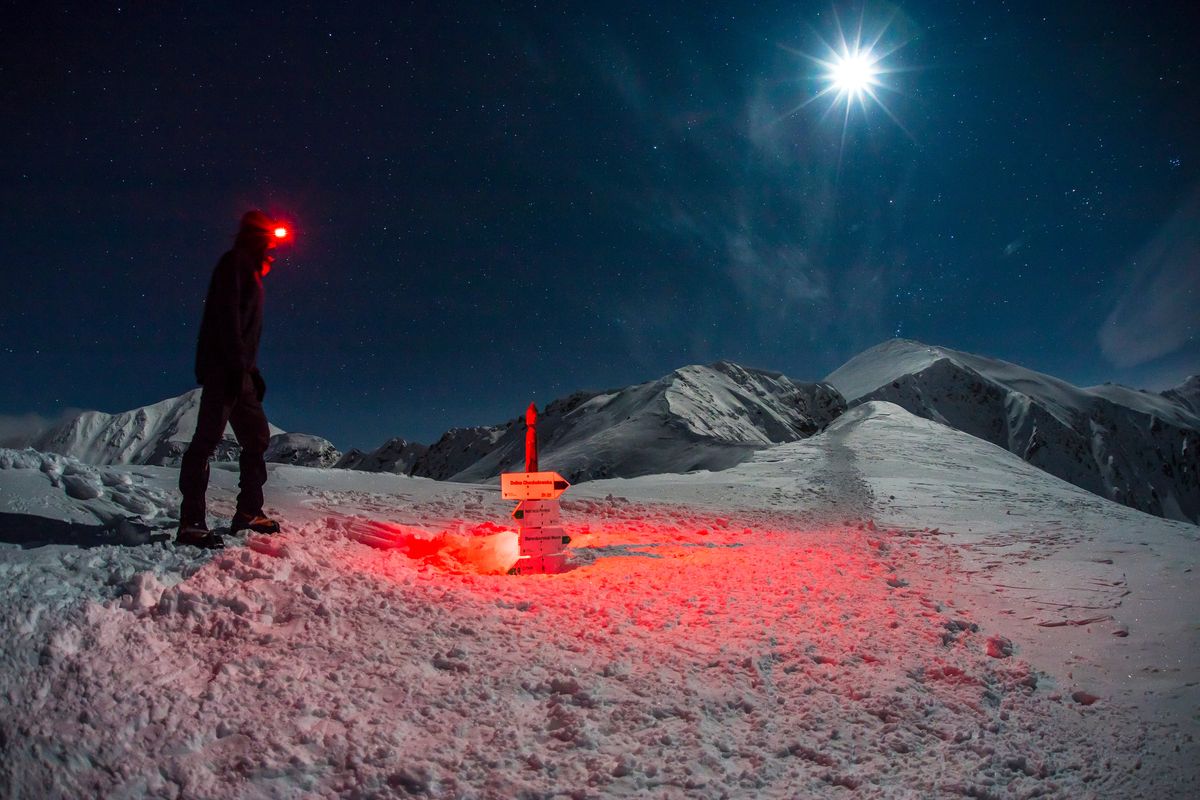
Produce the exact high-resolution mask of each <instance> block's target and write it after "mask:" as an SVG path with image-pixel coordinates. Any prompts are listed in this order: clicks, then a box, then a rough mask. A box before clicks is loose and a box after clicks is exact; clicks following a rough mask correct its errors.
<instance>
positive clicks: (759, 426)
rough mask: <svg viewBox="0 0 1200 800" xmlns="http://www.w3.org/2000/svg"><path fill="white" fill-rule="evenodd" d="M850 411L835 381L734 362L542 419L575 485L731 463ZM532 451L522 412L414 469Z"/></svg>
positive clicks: (441, 475)
mask: <svg viewBox="0 0 1200 800" xmlns="http://www.w3.org/2000/svg"><path fill="white" fill-rule="evenodd" d="M845 407H846V404H845V401H844V400H843V398H842V397H841V395H840V394H838V393H837V391H836V390H834V389H833V387H831V386H829V385H826V384H806V383H794V382H792V381H791V380H790V379H788V378H787V377H786V376H784V375H781V374H780V373H777V372H766V371H763V370H755V369H746V368H744V367H741V366H738V365H737V364H733V363H730V362H726V361H722V362H718V363H716V364H713V365H711V366H689V367H683V368H682V369H678V370H675V371H674V372H672V373H671V374H669V375H667V376H665V377H663V378H660V379H658V380H656V381H650V382H648V383H643V384H638V385H636V386H630V387H628V388H625V389H620V390H613V391H608V392H599V393H594V392H579V393H576V394H573V395H571V396H569V397H565V398H561V399H559V400H555V401H554V402H552V403H550V404H549V405H548V406H546V408H545V409H544V410H543V411H542V413H541V415H540V416H539V418H538V443H539V455H540V466H541V467H542V468H544V469H553V470H555V471H557V472H559V473H561V474H562V475H563V476H564V477H566V478H567V479H568V480H572V481H580V480H590V479H595V478H611V477H633V476H636V475H648V474H653V473H662V472H687V471H690V470H696V469H725V468H727V467H730V466H733V465H734V464H737V463H739V462H741V461H743V460H745V459H746V458H748V457H749V456H750V455H751V454H752V453H753V452H754V451H755V450H758V449H761V448H763V447H767V446H770V445H772V444H779V443H781V442H790V441H795V440H797V439H802V438H805V437H807V436H811V435H812V434H814V433H816V432H817V431H818V430H820V429H821V428H823V427H824V426H825V425H827V424H829V422H831V421H832V420H833V419H835V418H836V417H837V416H838V414H840V413H841V412H842V411H844V410H845ZM524 453H525V429H524V425H523V424H522V423H521V421H520V418H517V419H513V420H510V421H509V422H508V423H506V424H504V425H496V426H491V427H476V428H455V429H453V430H450V431H448V432H447V433H446V434H445V435H444V436H443V437H442V438H441V439H440V440H438V441H437V442H436V443H434V444H433V445H432V446H431V447H430V448H429V450H428V452H427V453H425V454H424V455H422V456H421V457H420V458H419V459H417V461H416V463H415V465H414V467H413V474H415V475H420V476H425V477H430V478H437V479H441V480H445V479H452V480H456V481H483V480H487V479H488V478H491V477H493V476H495V475H497V474H499V473H500V472H503V471H506V470H510V469H513V468H519V465H521V464H522V460H523V458H524Z"/></svg>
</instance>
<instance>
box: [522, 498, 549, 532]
mask: <svg viewBox="0 0 1200 800" xmlns="http://www.w3.org/2000/svg"><path fill="white" fill-rule="evenodd" d="M512 517H513V519H515V520H516V521H517V525H519V526H520V527H522V528H542V527H545V526H547V525H557V524H558V501H557V500H522V501H521V502H520V503H517V507H516V508H515V509H513V512H512Z"/></svg>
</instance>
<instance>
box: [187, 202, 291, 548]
mask: <svg viewBox="0 0 1200 800" xmlns="http://www.w3.org/2000/svg"><path fill="white" fill-rule="evenodd" d="M286 233H287V232H286V229H284V228H282V227H279V226H277V224H276V223H275V221H274V220H272V219H271V218H270V217H268V216H267V215H266V214H264V213H263V212H261V211H247V212H246V213H245V214H244V215H243V216H242V222H241V227H240V229H239V230H238V234H237V239H236V240H235V241H234V244H233V249H232V250H230V251H229V252H228V253H226V254H225V255H223V256H221V260H220V261H218V262H217V266H216V269H214V270H213V274H212V280H211V281H210V282H209V285H208V296H207V298H206V299H205V301H204V318H203V320H202V321H201V323H200V340H199V342H198V344H197V346H196V380H197V381H198V382H199V383H200V385H201V386H202V387H203V389H202V390H201V393H200V412H199V415H198V417H197V419H196V432H195V434H193V436H192V441H191V443H190V444H189V445H188V449H187V451H186V452H185V453H184V455H183V463H182V464H181V465H180V469H179V491H180V492H181V493H182V494H183V505H182V507H181V508H180V513H179V531H178V532H177V533H176V535H175V541H176V543H177V544H189V545H194V546H197V547H205V548H219V547H223V546H224V542H223V541H222V539H221V536H220V535H219V534H217V533H216V532H214V531H210V530H209V529H208V523H207V519H206V517H207V511H206V505H205V494H206V493H207V491H208V461H209V459H210V458H212V455H213V453H214V452H215V451H216V449H217V445H218V444H219V443H220V441H221V438H222V437H223V436H224V434H225V426H226V425H227V424H229V425H231V426H232V427H233V433H234V435H235V436H236V437H237V441H238V444H239V445H240V446H241V456H240V457H239V459H238V461H239V467H240V468H241V476H240V480H239V483H238V486H239V487H240V491H239V492H238V497H237V512H236V513H235V514H234V516H233V521H232V522H231V524H230V526H229V529H230V533H231V534H236V533H238V532H239V531H242V530H252V531H256V532H258V533H278V532H279V523H277V522H276V521H275V520H273V519H270V518H268V517H267V516H265V515H264V513H263V484H264V483H266V481H267V465H266V461H265V460H264V458H263V454H264V453H265V452H266V450H267V442H268V440H269V439H270V430H269V428H268V427H267V416H266V414H265V413H264V412H263V407H262V400H263V395H265V394H266V383H265V382H264V381H263V378H262V375H261V374H260V373H259V371H258V342H259V338H260V337H261V335H262V321H263V288H262V278H263V275H265V274H267V272H269V271H270V269H271V262H272V261H273V260H274V258H273V256H272V255H271V254H270V251H271V250H272V249H273V248H274V247H275V244H276V240H277V239H278V238H280V237H282V236H286Z"/></svg>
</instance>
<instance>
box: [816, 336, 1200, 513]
mask: <svg viewBox="0 0 1200 800" xmlns="http://www.w3.org/2000/svg"><path fill="white" fill-rule="evenodd" d="M826 380H827V381H828V382H829V383H831V384H833V385H834V386H836V387H837V388H838V390H839V391H841V393H842V394H843V395H844V396H845V397H846V399H847V400H848V401H849V403H850V404H851V405H852V406H853V405H856V404H859V403H863V402H867V401H871V400H887V401H889V402H892V403H896V404H897V405H899V406H902V407H903V408H905V409H907V410H908V411H910V412H911V413H913V414H916V415H918V416H921V417H925V418H926V419H932V420H935V421H937V422H941V423H943V424H946V425H949V426H950V427H952V428H957V429H958V430H961V431H964V432H965V433H969V434H971V435H972V436H976V437H979V438H980V439H984V440H986V441H989V442H992V443H993V444H997V445H1000V446H1001V447H1004V448H1006V449H1007V450H1009V451H1010V452H1012V453H1014V454H1016V455H1018V456H1020V457H1021V458H1023V459H1025V461H1027V462H1029V463H1030V464H1032V465H1034V466H1036V467H1039V468H1041V469H1043V470H1045V471H1046V472H1049V473H1050V474H1052V475H1055V476H1057V477H1059V478H1062V479H1063V480H1066V481H1068V482H1070V483H1073V484H1075V485H1076V486H1079V487H1081V488H1083V489H1087V490H1088V491H1091V492H1095V493H1096V494H1099V495H1101V496H1103V497H1107V498H1109V499H1111V500H1115V501H1117V502H1119V503H1123V504H1125V505H1127V506H1131V507H1133V508H1136V509H1139V510H1141V511H1146V512H1148V513H1151V514H1155V515H1157V516H1160V517H1166V518H1168V519H1176V520H1186V521H1189V522H1200V415H1197V413H1196V410H1195V409H1196V398H1197V388H1198V386H1197V384H1198V383H1200V382H1198V381H1197V379H1196V378H1192V379H1189V381H1188V382H1187V383H1185V384H1184V385H1183V386H1181V387H1179V388H1178V389H1174V390H1170V391H1168V392H1165V393H1163V394H1155V393H1151V392H1145V391H1139V390H1135V389H1130V388H1127V387H1124V386H1118V385H1115V384H1105V385H1103V386H1095V387H1091V388H1086V389H1085V388H1080V387H1077V386H1073V385H1072V384H1070V383H1067V382H1066V381H1062V380H1059V379H1058V378H1054V377H1051V376H1049V375H1044V374H1042V373H1039V372H1034V371H1033V370H1029V369H1025V368H1024V367H1020V366H1017V365H1015V364H1010V363H1008V362H1006V361H1000V360H998V359H992V358H986V357H983V356H977V355H972V354H970V353H963V352H960V351H957V350H950V349H948V348H944V347H931V346H929V345H925V344H922V343H920V342H914V341H909V340H905V339H893V340H891V341H888V342H884V343H883V344H880V345H878V346H876V347H873V348H871V349H870V350H867V351H865V352H863V353H861V354H859V355H858V356H856V357H855V358H853V359H851V360H850V361H848V362H847V363H846V364H845V365H843V366H842V367H840V368H839V369H837V370H835V371H834V372H833V373H831V374H830V375H829V377H828V378H826Z"/></svg>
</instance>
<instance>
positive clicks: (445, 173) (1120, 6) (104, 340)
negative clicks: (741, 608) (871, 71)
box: [0, 0, 1200, 448]
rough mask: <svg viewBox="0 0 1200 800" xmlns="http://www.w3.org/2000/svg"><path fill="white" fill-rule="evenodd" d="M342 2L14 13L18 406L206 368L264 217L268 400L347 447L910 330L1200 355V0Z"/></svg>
mask: <svg viewBox="0 0 1200 800" xmlns="http://www.w3.org/2000/svg"><path fill="white" fill-rule="evenodd" d="M332 5H333V4H317V5H315V6H313V7H306V6H305V5H304V4H296V3H291V4H287V5H280V6H278V7H274V8H271V7H268V6H264V5H261V4H256V3H237V4H224V3H215V2H214V3H201V4H195V3H189V4H177V3H169V2H165V3H144V2H142V3H131V4H128V5H114V4H110V3H99V2H95V3H81V4H78V5H77V6H67V7H60V6H58V5H57V4H19V6H20V8H21V10H14V8H13V6H12V5H11V4H10V5H8V6H7V7H6V9H5V11H4V12H3V16H2V22H0V108H3V117H2V120H3V124H2V125H0V197H2V201H0V202H2V208H3V214H2V216H0V267H2V268H3V270H4V272H3V274H4V275H5V278H6V281H5V282H6V284H7V285H6V287H5V289H4V293H3V299H2V300H0V376H2V377H0V415H3V418H4V425H5V426H7V427H8V428H9V429H11V428H12V426H14V425H20V424H25V423H27V422H29V421H30V420H31V419H35V418H34V417H31V416H30V415H34V414H36V415H39V416H40V417H42V418H45V419H53V418H54V417H55V416H56V415H58V414H60V413H62V411H63V410H64V409H68V408H96V409H101V410H105V411H120V410H124V409H128V408H133V407H136V406H140V405H145V404H148V403H151V402H155V401H157V400H160V399H163V398H165V397H169V396H173V395H177V394H181V393H183V392H184V391H187V390H188V389H190V388H192V387H193V381H192V374H191V369H192V361H193V356H194V347H195V340H196V335H197V331H198V326H199V320H200V313H201V308H202V304H203V299H204V291H205V288H206V286H207V283H208V279H209V276H210V273H211V270H212V268H213V265H214V264H215V263H216V261H217V259H218V257H219V256H220V255H221V253H222V252H224V251H225V250H226V249H228V247H229V246H230V244H231V242H232V237H233V233H234V231H235V229H236V224H237V219H238V217H239V215H240V214H241V212H242V211H244V210H245V209H247V208H253V207H261V208H264V209H265V210H267V211H269V212H270V213H273V214H277V215H280V216H281V217H283V218H285V219H287V220H288V221H290V222H291V223H292V225H293V227H294V229H295V230H296V234H297V237H296V242H295V244H294V246H292V247H290V248H289V249H288V250H287V251H286V252H283V253H281V256H280V258H279V260H278V261H277V262H276V264H275V267H274V269H273V271H272V272H271V274H270V275H269V276H268V277H267V278H266V279H265V285H266V295H267V296H266V324H265V331H264V336H263V346H262V351H261V354H260V365H261V367H262V371H263V373H264V375H265V377H266V380H267V383H268V384H269V386H270V390H269V393H268V397H267V402H266V407H267V411H268V414H269V415H270V417H271V421H272V422H273V423H275V424H276V425H278V426H280V427H282V428H284V429H286V430H298V431H305V432H311V433H317V434H320V435H323V436H326V437H328V438H330V439H332V440H333V441H334V443H335V444H337V445H338V446H339V447H342V448H348V447H350V446H357V447H361V448H367V447H374V446H377V445H378V444H380V443H381V442H382V441H383V440H384V439H386V438H388V437H390V436H397V435H400V436H406V437H408V438H410V439H417V440H419V441H425V442H429V441H432V440H433V439H434V438H436V436H437V435H439V434H440V433H441V432H442V431H443V430H445V429H446V428H448V427H452V426H462V425H476V424H489V423H495V422H500V421H503V420H505V419H507V418H510V417H513V416H516V415H517V414H518V413H520V412H521V411H522V409H523V408H524V407H525V405H526V404H528V403H529V401H530V400H536V401H537V402H539V403H544V402H546V401H548V400H550V399H553V398H554V397H557V396H561V395H564V394H567V393H569V392H571V391H574V390H576V389H584V388H590V389H603V388H610V387H616V386H624V385H627V384H631V383H636V382H640V381H644V380H649V379H652V378H656V377H659V376H660V375H663V374H665V373H667V372H669V371H670V370H672V369H674V368H676V367H680V366H683V365H685V364H691V363H709V362H712V361H715V360H718V359H722V358H724V359H730V360H734V361H737V362H739V363H742V364H744V365H747V366H754V367H762V368H766V369H774V370H779V371H782V372H784V373H786V374H788V375H789V376H790V377H792V378H793V379H797V380H819V379H820V378H822V377H823V376H824V375H826V374H827V373H828V372H829V371H831V370H832V369H834V368H836V367H837V366H839V365H840V364H841V363H843V362H844V361H845V360H847V359H848V358H850V357H851V356H853V355H855V354H856V353H858V352H860V351H861V350H863V349H865V348H867V347H870V346H872V345H874V344H877V343H879V342H880V341H883V340H885V339H887V338H890V337H893V336H903V337H906V338H913V339H919V340H921V341H925V342H928V343H931V344H940V345H944V346H948V347H954V348H959V349H964V350H969V351H972V352H977V353H980V354H985V355H991V356H996V357H1000V358H1004V359H1007V360H1010V361H1015V362H1018V363H1021V364H1023V365H1026V366H1029V367H1031V368H1034V369H1038V370H1042V371H1045V372H1049V373H1051V374H1054V375H1057V376H1059V377H1062V378H1065V379H1067V380H1070V381H1072V382H1075V383H1078V384H1081V385H1090V384H1094V383H1099V382H1103V381H1106V380H1114V381H1120V382H1123V383H1128V384H1131V385H1135V386H1142V387H1147V388H1155V389H1161V388H1165V387H1166V386H1169V385H1174V384H1176V383H1179V382H1180V381H1182V380H1183V378H1184V377H1186V376H1187V375H1188V374H1191V373H1195V372H1200V347H1198V346H1197V343H1198V341H1197V336H1198V331H1200V311H1198V310H1197V309H1200V233H1198V231H1200V47H1198V46H1197V30H1198V29H1200V26H1198V23H1200V19H1197V15H1198V13H1200V12H1197V10H1196V9H1197V6H1196V4H1195V3H1177V4H1173V3H1143V2H1137V3H1102V2H1055V3H1048V2H1029V3H1002V2H978V3H973V4H972V3H967V2H944V3H935V2H909V3H903V4H900V5H889V4H883V3H879V4H868V5H866V6H861V5H844V4H837V5H830V4H828V3H779V4H769V3H768V4H760V3H744V2H729V3H716V4H706V3H699V2H693V1H691V0H689V1H688V2H666V1H665V0H664V1H662V2H653V3H629V4H626V5H624V6H623V5H622V4H620V3H613V2H604V3H594V4H593V3H562V2H554V3H545V4H541V5H538V6H534V5H520V6H518V5H510V4H501V3H490V2H489V3H480V4H478V5H469V4H466V3H459V4H450V3H447V4H411V5H409V4H401V3H386V4H385V3H345V4H338V5H337V7H336V8H330V7H326V6H332ZM860 20H861V28H862V31H863V34H862V35H863V39H864V41H865V42H869V41H872V40H874V39H876V37H878V43H877V45H876V47H875V50H874V51H873V54H874V55H873V57H878V56H880V55H881V54H883V53H886V55H884V56H883V57H882V58H881V59H880V60H879V62H878V64H877V67H878V68H879V69H880V70H881V71H882V72H881V74H880V75H879V76H878V81H879V83H880V85H879V86H877V87H875V92H876V94H877V95H878V98H879V100H880V101H882V105H881V104H880V103H877V102H875V101H874V100H872V99H870V98H866V102H864V103H861V104H860V103H857V102H856V103H855V104H854V105H853V107H851V109H850V112H849V114H848V115H847V114H846V111H845V105H844V102H842V101H840V100H839V98H838V97H837V96H836V95H835V93H828V94H824V95H821V93H822V92H823V91H824V90H825V89H826V88H827V87H828V85H829V83H828V80H827V79H826V77H825V75H826V72H827V70H826V68H825V67H823V66H822V65H821V64H820V63H818V61H816V60H814V58H816V59H822V58H826V59H827V58H829V56H830V54H829V51H828V49H827V47H826V45H827V44H832V45H834V46H835V48H837V47H838V46H839V45H838V44H837V42H838V30H839V26H840V28H841V29H842V30H843V31H844V32H845V35H846V36H847V37H848V38H849V39H850V40H851V42H853V40H854V38H855V32H856V31H857V30H858V28H859V25H860ZM818 95H821V96H818ZM814 98H815V99H814ZM810 100H811V102H808V103H807V104H806V101H810ZM2 432H3V431H2V430H0V433H2Z"/></svg>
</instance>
